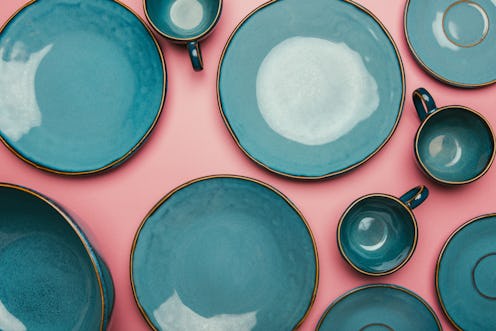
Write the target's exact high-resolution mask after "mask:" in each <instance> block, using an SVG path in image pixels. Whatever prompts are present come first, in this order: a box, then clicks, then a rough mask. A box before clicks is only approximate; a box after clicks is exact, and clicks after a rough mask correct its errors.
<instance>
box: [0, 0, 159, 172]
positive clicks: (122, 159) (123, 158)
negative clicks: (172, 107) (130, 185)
mask: <svg viewBox="0 0 496 331" xmlns="http://www.w3.org/2000/svg"><path fill="white" fill-rule="evenodd" d="M37 1H38V0H29V1H28V2H26V3H25V4H23V5H22V6H21V7H19V8H18V9H17V10H16V11H14V13H13V14H12V15H11V16H10V17H9V18H8V19H7V20H6V21H5V22H4V23H3V24H2V25H1V26H0V36H1V35H2V34H3V32H4V29H5V28H6V27H7V26H8V25H9V24H10V23H11V22H12V21H13V20H14V19H15V18H16V17H17V16H18V15H20V14H21V13H22V11H24V10H25V9H26V8H28V7H29V6H31V5H32V4H35V3H36V2H37ZM111 2H114V3H115V4H117V5H120V6H121V7H122V8H124V9H125V10H127V11H128V12H129V13H130V14H131V15H133V16H134V17H136V18H137V19H138V21H139V22H140V23H141V24H142V25H143V27H144V28H145V29H146V31H147V32H148V34H149V36H150V38H151V39H152V41H153V43H154V44H155V47H156V48H157V52H158V55H159V57H160V61H161V63H162V75H163V81H162V85H163V87H162V99H161V101H160V105H159V109H158V111H157V114H156V115H155V118H154V120H153V122H152V124H151V125H150V127H149V128H148V130H147V131H146V132H145V133H144V134H143V136H142V137H141V138H140V140H139V141H138V142H137V143H136V144H135V145H134V146H133V147H132V148H131V149H129V150H128V151H127V152H126V153H125V154H124V155H122V156H120V157H119V158H117V159H116V160H114V161H112V162H110V163H107V164H106V165H104V166H101V167H99V168H96V169H90V170H82V171H65V170H60V169H55V168H54V167H49V166H45V165H42V164H40V163H38V162H36V161H33V160H31V159H30V158H29V157H28V156H26V155H23V154H21V153H20V152H19V151H17V149H16V148H15V147H14V146H13V145H12V144H10V143H9V142H8V141H7V139H5V138H4V137H3V135H2V134H0V142H1V143H2V144H3V145H4V146H5V147H7V149H8V150H9V151H10V152H11V153H12V154H14V155H15V156H16V157H17V158H18V159H20V160H21V161H24V162H25V163H27V164H29V165H31V166H33V167H35V168H36V169H39V170H43V171H46V172H49V173H52V174H56V175H64V176H84V175H92V174H98V173H101V172H104V171H107V170H110V169H113V168H115V167H117V166H119V165H121V164H122V163H124V162H125V161H127V160H128V159H129V158H130V157H132V156H133V155H134V154H135V153H136V152H137V151H138V150H139V149H140V148H141V147H142V146H143V144H144V143H145V142H146V140H147V139H148V138H149V137H150V135H151V133H152V131H153V129H155V127H156V126H157V123H158V120H159V119H160V117H161V115H162V113H164V112H165V111H164V105H165V98H166V94H167V88H168V77H167V67H166V63H165V57H164V53H163V51H162V49H161V47H160V45H159V43H158V41H157V39H156V37H155V35H154V34H153V32H152V30H151V29H150V27H149V26H148V25H147V24H146V23H145V21H144V19H143V18H141V16H139V15H138V14H137V13H136V12H135V11H134V10H133V9H132V8H131V7H130V6H128V5H127V4H125V3H123V2H121V0H111Z"/></svg>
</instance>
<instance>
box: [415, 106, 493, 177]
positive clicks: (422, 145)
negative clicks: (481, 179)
mask: <svg viewBox="0 0 496 331" xmlns="http://www.w3.org/2000/svg"><path fill="white" fill-rule="evenodd" d="M415 148H416V151H417V156H418V158H419V161H420V163H421V165H423V167H424V169H425V170H426V172H427V173H428V174H429V175H431V176H432V177H434V178H435V179H437V180H441V181H444V182H454V183H463V182H466V181H470V180H472V179H474V178H477V177H478V176H479V175H481V174H482V173H483V172H484V171H485V170H486V169H487V168H488V167H489V165H490V163H491V160H492V157H493V153H494V139H493V135H492V132H491V129H490V128H489V126H488V124H487V123H486V121H485V120H484V119H483V118H482V117H480V116H479V115H477V114H476V113H474V112H472V111H469V110H467V109H465V108H459V107H449V108H444V109H442V110H438V111H437V112H435V113H433V114H432V115H430V116H429V117H428V118H427V120H426V121H425V122H424V124H423V126H422V127H421V129H420V130H419V133H418V136H417V140H416V142H415Z"/></svg>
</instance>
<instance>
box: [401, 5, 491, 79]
mask: <svg viewBox="0 0 496 331" xmlns="http://www.w3.org/2000/svg"><path fill="white" fill-rule="evenodd" d="M404 20H405V22H404V26H405V35H406V38H407V41H408V45H409V46H410V49H411V51H412V53H413V55H414V57H415V58H416V59H417V61H418V62H419V63H420V65H421V66H422V67H423V68H424V69H425V70H426V71H427V72H428V73H429V74H431V75H432V76H434V77H435V78H437V79H439V80H440V81H442V82H444V83H447V84H451V85H455V86H459V87H479V86H484V85H489V84H493V83H495V82H496V66H495V65H494V59H495V58H496V46H495V45H496V2H495V1H494V0H473V1H472V0H461V1H459V0H436V1H432V0H408V2H407V4H406V7H405V18H404Z"/></svg>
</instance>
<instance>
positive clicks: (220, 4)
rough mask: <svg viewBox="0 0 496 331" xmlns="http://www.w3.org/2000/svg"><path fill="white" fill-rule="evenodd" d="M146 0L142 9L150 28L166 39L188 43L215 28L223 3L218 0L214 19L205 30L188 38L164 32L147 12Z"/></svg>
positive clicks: (205, 35)
mask: <svg viewBox="0 0 496 331" xmlns="http://www.w3.org/2000/svg"><path fill="white" fill-rule="evenodd" d="M147 1H149V0H143V11H144V13H145V16H146V19H147V21H148V23H150V25H151V26H152V28H153V29H154V30H155V31H156V32H157V33H158V34H159V35H161V36H162V37H164V38H167V39H169V40H172V41H175V42H179V43H188V42H192V41H199V40H201V39H203V38H205V37H207V35H208V34H209V33H210V32H212V30H213V29H214V28H215V26H216V25H217V23H218V22H219V19H220V14H221V12H222V3H223V0H218V1H219V5H218V6H217V13H216V14H215V19H214V20H213V21H212V23H211V24H210V25H209V26H208V27H207V28H206V29H205V30H203V32H201V33H199V34H197V35H195V36H192V37H189V38H178V37H173V36H171V35H170V34H168V33H166V32H164V31H163V30H162V29H160V28H159V27H158V26H157V25H156V24H155V23H154V22H153V20H152V19H151V17H150V14H149V13H148V8H147V5H146V4H147Z"/></svg>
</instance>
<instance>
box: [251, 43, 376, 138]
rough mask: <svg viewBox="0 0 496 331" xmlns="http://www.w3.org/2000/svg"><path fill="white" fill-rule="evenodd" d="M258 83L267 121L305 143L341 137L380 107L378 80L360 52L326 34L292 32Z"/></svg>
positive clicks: (273, 52) (265, 64)
mask: <svg viewBox="0 0 496 331" xmlns="http://www.w3.org/2000/svg"><path fill="white" fill-rule="evenodd" d="M256 85H257V86H256V88H257V100H258V107H259V109H260V112H261V114H262V116H263V118H264V119H265V121H266V122H267V124H268V125H269V126H270V127H271V128H272V130H274V131H275V132H277V133H278V134H280V135H281V136H283V137H285V138H287V139H289V140H293V141H296V142H298V143H301V144H305V145H323V144H326V143H329V142H332V141H335V140H337V139H339V138H341V137H342V136H344V135H345V134H347V133H348V132H350V131H351V130H352V129H353V128H354V127H355V126H356V125H357V124H358V123H360V122H361V121H363V120H365V119H367V118H368V117H370V116H371V115H372V113H373V112H374V111H375V110H376V109H377V107H378V106H379V94H378V90H377V83H376V81H375V79H374V77H372V75H371V74H370V73H369V72H368V71H367V68H366V67H365V64H364V62H363V60H362V57H361V56H360V54H359V53H357V52H355V51H354V50H352V49H351V48H349V47H348V45H346V44H345V43H334V42H331V41H328V40H325V39H320V38H310V37H292V38H288V39H286V40H284V41H283V42H281V43H280V44H278V45H276V46H275V47H274V48H273V49H272V50H271V51H270V52H269V53H268V54H267V56H266V57H265V59H264V60H263V62H262V64H261V66H260V68H259V70H258V74H257V83H256Z"/></svg>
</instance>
